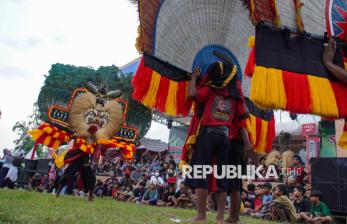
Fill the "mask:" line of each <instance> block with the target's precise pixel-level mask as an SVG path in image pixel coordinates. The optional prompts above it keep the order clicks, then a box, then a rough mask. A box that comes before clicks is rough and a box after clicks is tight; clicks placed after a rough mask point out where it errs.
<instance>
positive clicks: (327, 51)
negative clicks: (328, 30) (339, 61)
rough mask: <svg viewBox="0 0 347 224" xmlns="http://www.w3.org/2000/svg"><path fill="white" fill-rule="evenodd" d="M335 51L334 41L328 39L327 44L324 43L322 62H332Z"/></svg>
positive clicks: (326, 63)
mask: <svg viewBox="0 0 347 224" xmlns="http://www.w3.org/2000/svg"><path fill="white" fill-rule="evenodd" d="M335 52H336V41H335V40H334V39H330V40H329V42H328V43H327V44H324V53H323V63H324V64H325V65H328V64H331V63H333V60H334V57H335Z"/></svg>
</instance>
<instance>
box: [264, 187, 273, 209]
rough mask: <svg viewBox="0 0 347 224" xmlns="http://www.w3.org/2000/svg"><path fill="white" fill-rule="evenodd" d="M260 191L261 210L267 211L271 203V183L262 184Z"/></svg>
mask: <svg viewBox="0 0 347 224" xmlns="http://www.w3.org/2000/svg"><path fill="white" fill-rule="evenodd" d="M262 190H263V208H264V207H265V208H266V210H268V209H269V208H270V204H271V202H272V194H271V190H272V185H271V183H265V184H263V187H262Z"/></svg>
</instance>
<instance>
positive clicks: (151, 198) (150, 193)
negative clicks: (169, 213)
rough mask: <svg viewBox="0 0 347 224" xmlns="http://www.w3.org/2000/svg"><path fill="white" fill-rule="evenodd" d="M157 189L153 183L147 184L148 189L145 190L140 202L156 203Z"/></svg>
mask: <svg viewBox="0 0 347 224" xmlns="http://www.w3.org/2000/svg"><path fill="white" fill-rule="evenodd" d="M157 201H158V190H157V187H156V185H155V184H154V183H150V184H149V188H148V190H147V191H146V192H145V194H144V195H143V198H142V203H143V204H146V205H157Z"/></svg>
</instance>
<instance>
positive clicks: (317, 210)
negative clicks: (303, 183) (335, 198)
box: [300, 191, 333, 223]
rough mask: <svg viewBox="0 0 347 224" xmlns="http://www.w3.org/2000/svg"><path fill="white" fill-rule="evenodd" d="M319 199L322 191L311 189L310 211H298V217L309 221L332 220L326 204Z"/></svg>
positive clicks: (326, 221) (324, 221)
mask: <svg viewBox="0 0 347 224" xmlns="http://www.w3.org/2000/svg"><path fill="white" fill-rule="evenodd" d="M321 200H322V193H321V192H320V191H311V195H310V201H311V211H310V213H304V212H302V213H300V218H301V219H303V220H305V221H307V222H310V223H330V222H333V219H332V218H331V216H330V210H329V208H328V206H327V205H326V204H325V203H324V202H322V201H321Z"/></svg>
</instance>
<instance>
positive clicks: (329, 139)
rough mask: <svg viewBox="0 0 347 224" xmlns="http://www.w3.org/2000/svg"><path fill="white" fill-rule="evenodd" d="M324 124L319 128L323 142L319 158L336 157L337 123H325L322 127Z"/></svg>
mask: <svg viewBox="0 0 347 224" xmlns="http://www.w3.org/2000/svg"><path fill="white" fill-rule="evenodd" d="M322 122H323V121H321V125H320V127H319V131H320V134H321V140H322V147H321V149H320V153H319V157H336V137H335V136H336V132H335V121H329V122H326V121H324V123H325V124H324V125H322Z"/></svg>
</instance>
